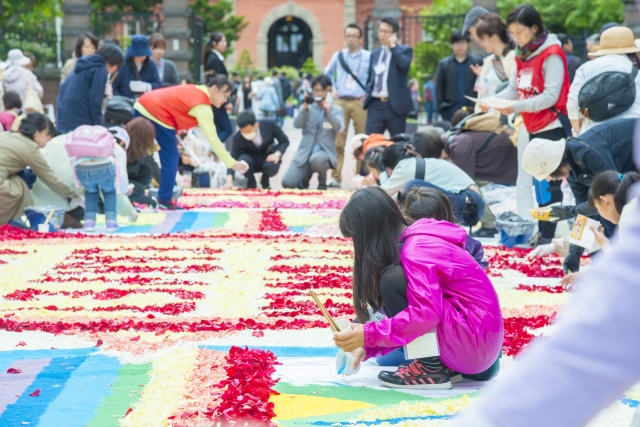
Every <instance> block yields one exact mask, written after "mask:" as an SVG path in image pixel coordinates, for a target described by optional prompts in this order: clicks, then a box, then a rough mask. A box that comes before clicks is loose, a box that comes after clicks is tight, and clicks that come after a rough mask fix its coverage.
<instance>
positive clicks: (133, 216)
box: [128, 209, 138, 222]
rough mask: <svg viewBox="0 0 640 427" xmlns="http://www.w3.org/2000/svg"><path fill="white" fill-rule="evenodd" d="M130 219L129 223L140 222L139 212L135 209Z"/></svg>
mask: <svg viewBox="0 0 640 427" xmlns="http://www.w3.org/2000/svg"><path fill="white" fill-rule="evenodd" d="M128 219H129V222H136V221H137V220H138V211H137V210H135V209H134V210H133V211H131V213H130V214H129V218H128Z"/></svg>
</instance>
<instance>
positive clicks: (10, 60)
mask: <svg viewBox="0 0 640 427" xmlns="http://www.w3.org/2000/svg"><path fill="white" fill-rule="evenodd" d="M7 56H8V57H7V62H6V64H7V67H8V66H11V65H23V66H24V65H27V64H28V63H29V62H31V60H30V59H29V58H27V57H26V56H24V53H22V51H21V50H20V49H11V50H10V51H9V55H7Z"/></svg>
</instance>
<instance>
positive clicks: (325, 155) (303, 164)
mask: <svg viewBox="0 0 640 427" xmlns="http://www.w3.org/2000/svg"><path fill="white" fill-rule="evenodd" d="M311 88H312V89H313V94H312V95H311V94H308V95H307V96H305V98H304V102H303V103H302V107H301V109H300V112H299V113H298V115H297V116H296V118H295V120H294V121H293V126H294V127H296V128H298V129H302V140H301V141H300V146H299V147H298V151H297V152H296V154H295V155H294V156H293V159H292V160H291V165H290V166H289V169H287V171H286V172H285V174H284V176H283V177H282V186H283V187H284V188H308V187H309V179H311V176H312V175H313V173H314V172H315V173H318V189H319V190H326V189H327V171H328V170H329V169H334V168H335V167H336V165H337V159H336V145H335V140H336V135H337V134H338V132H340V131H341V130H342V129H343V128H344V111H343V109H342V107H340V106H338V105H335V104H332V103H330V102H329V101H327V95H328V94H329V92H331V79H329V77H327V76H326V75H324V74H321V75H319V76H316V77H314V78H313V80H311Z"/></svg>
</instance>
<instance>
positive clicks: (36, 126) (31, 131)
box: [18, 113, 56, 140]
mask: <svg viewBox="0 0 640 427" xmlns="http://www.w3.org/2000/svg"><path fill="white" fill-rule="evenodd" d="M43 130H47V131H48V132H47V133H48V134H49V135H50V136H55V134H56V127H55V126H54V125H53V122H51V120H49V117H47V116H45V115H44V114H42V113H29V114H27V116H26V117H25V118H24V119H22V121H21V122H20V127H19V128H18V132H20V133H21V134H22V135H24V136H26V137H27V138H29V139H31V140H33V136H34V135H35V134H36V132H38V131H43Z"/></svg>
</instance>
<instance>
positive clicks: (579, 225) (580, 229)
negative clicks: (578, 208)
mask: <svg viewBox="0 0 640 427" xmlns="http://www.w3.org/2000/svg"><path fill="white" fill-rule="evenodd" d="M598 225H600V224H599V223H598V221H595V220H593V219H591V218H587V217H586V216H584V215H578V216H577V217H576V222H575V223H574V224H573V229H572V230H571V235H570V236H569V243H572V244H574V245H578V246H581V247H583V248H585V249H587V250H588V251H589V253H591V252H595V251H597V250H598V249H600V245H599V244H598V242H597V241H596V235H595V234H594V233H593V231H592V230H591V228H592V227H598Z"/></svg>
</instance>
